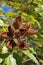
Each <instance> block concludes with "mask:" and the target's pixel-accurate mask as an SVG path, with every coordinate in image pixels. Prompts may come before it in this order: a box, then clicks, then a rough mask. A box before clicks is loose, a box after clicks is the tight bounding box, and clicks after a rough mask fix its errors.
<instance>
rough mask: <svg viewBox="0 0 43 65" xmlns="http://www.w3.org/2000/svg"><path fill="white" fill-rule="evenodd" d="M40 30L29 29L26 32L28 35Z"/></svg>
mask: <svg viewBox="0 0 43 65" xmlns="http://www.w3.org/2000/svg"><path fill="white" fill-rule="evenodd" d="M37 32H38V30H35V29H28V31H27V32H26V33H25V35H26V36H31V35H34V34H36V33H37Z"/></svg>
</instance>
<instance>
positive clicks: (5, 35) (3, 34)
mask: <svg viewBox="0 0 43 65" xmlns="http://www.w3.org/2000/svg"><path fill="white" fill-rule="evenodd" d="M7 33H8V32H3V33H2V34H1V38H2V39H8V38H9V36H8V35H7Z"/></svg>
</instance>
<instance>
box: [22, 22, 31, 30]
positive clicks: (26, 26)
mask: <svg viewBox="0 0 43 65" xmlns="http://www.w3.org/2000/svg"><path fill="white" fill-rule="evenodd" d="M30 25H31V23H30V22H27V23H26V24H25V25H24V26H23V28H25V29H29V28H30Z"/></svg>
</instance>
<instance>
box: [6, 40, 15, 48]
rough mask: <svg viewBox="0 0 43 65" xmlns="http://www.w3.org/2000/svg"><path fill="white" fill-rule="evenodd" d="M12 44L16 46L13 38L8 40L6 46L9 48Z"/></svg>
mask: <svg viewBox="0 0 43 65" xmlns="http://www.w3.org/2000/svg"><path fill="white" fill-rule="evenodd" d="M14 46H16V43H15V42H14V40H10V41H8V43H7V47H8V48H9V49H13V48H14Z"/></svg>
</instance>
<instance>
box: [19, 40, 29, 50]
mask: <svg viewBox="0 0 43 65" xmlns="http://www.w3.org/2000/svg"><path fill="white" fill-rule="evenodd" d="M19 47H20V48H21V49H23V50H27V49H28V48H29V45H28V44H26V40H25V39H22V40H20V45H19Z"/></svg>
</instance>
